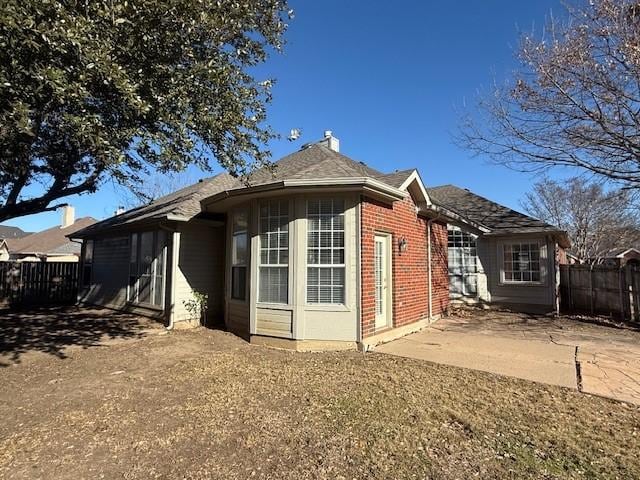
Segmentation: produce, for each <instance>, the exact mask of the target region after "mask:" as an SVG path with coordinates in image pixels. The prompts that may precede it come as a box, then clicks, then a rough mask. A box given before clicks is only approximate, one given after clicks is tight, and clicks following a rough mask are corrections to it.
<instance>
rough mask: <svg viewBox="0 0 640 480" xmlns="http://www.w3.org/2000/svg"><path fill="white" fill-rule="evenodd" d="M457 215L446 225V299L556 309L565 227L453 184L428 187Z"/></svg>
mask: <svg viewBox="0 0 640 480" xmlns="http://www.w3.org/2000/svg"><path fill="white" fill-rule="evenodd" d="M427 192H428V195H429V198H430V199H431V201H432V202H433V203H434V204H436V205H439V206H442V207H446V208H447V209H448V210H450V211H451V212H455V213H456V214H458V215H459V217H460V220H458V221H455V222H453V221H450V222H449V226H448V270H449V289H450V297H451V299H452V301H454V302H461V303H474V304H492V305H501V306H504V307H508V308H512V309H518V310H524V311H530V312H547V311H552V310H555V309H556V301H557V287H558V282H559V274H558V272H557V268H558V267H559V265H560V263H562V262H561V258H560V257H562V256H563V254H564V249H565V248H568V247H569V239H568V237H567V234H566V233H565V232H564V231H561V230H559V229H558V228H557V227H554V226H552V225H549V224H547V223H544V222H542V221H540V220H536V219H534V218H531V217H529V216H527V215H524V214H522V213H520V212H516V211H515V210H512V209H510V208H507V207H505V206H502V205H499V204H497V203H495V202H492V201H491V200H488V199H486V198H483V197H481V196H479V195H476V194H475V193H472V192H470V191H469V190H466V189H463V188H459V187H456V186H454V185H444V186H441V187H434V188H428V189H427Z"/></svg>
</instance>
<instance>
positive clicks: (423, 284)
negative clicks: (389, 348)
mask: <svg viewBox="0 0 640 480" xmlns="http://www.w3.org/2000/svg"><path fill="white" fill-rule="evenodd" d="M361 221H362V245H361V248H362V336H363V337H367V336H371V335H373V334H374V333H375V292H374V282H375V277H374V275H375V273H374V258H373V255H374V237H375V234H376V232H384V233H391V234H392V244H391V249H392V252H393V254H392V275H393V280H392V287H393V290H392V297H393V327H400V326H403V325H408V324H410V323H414V322H417V321H419V320H421V319H424V318H427V317H428V316H429V287H428V269H427V258H428V253H427V220H426V219H424V218H422V217H418V215H417V214H416V210H415V204H414V203H413V201H412V200H411V199H410V198H409V199H405V200H402V201H397V202H394V204H393V206H392V207H391V206H388V205H385V204H382V203H379V202H377V201H375V200H372V199H368V198H364V199H363V200H362V220H361ZM431 227H432V229H431V269H432V294H433V303H432V309H433V310H432V313H433V315H438V314H440V313H442V311H443V310H445V309H446V308H447V306H448V304H449V276H448V266H447V226H446V224H444V223H438V222H433V223H432V225H431ZM403 237H404V238H405V239H406V240H407V250H406V251H405V252H402V253H400V252H399V249H398V241H399V240H400V239H401V238H403Z"/></svg>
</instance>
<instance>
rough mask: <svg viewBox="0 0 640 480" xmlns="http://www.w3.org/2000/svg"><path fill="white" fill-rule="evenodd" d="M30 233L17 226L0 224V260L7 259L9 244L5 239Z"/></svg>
mask: <svg viewBox="0 0 640 480" xmlns="http://www.w3.org/2000/svg"><path fill="white" fill-rule="evenodd" d="M27 235H30V232H25V231H23V230H22V229H21V228H18V227H10V226H8V225H0V262H5V261H7V260H9V245H8V243H7V239H15V238H22V237H26V236H27Z"/></svg>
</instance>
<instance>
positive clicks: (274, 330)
mask: <svg viewBox="0 0 640 480" xmlns="http://www.w3.org/2000/svg"><path fill="white" fill-rule="evenodd" d="M256 332H257V333H258V334H259V335H277V336H289V337H290V336H291V335H292V333H293V312H292V311H291V310H280V309H268V308H257V309H256Z"/></svg>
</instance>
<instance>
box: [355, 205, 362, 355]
mask: <svg viewBox="0 0 640 480" xmlns="http://www.w3.org/2000/svg"><path fill="white" fill-rule="evenodd" d="M357 216H358V218H357V226H356V230H357V233H356V237H357V239H356V241H357V242H358V243H357V246H356V251H357V258H358V260H357V267H358V268H357V277H358V278H357V285H358V288H356V295H358V315H357V318H358V323H357V326H356V341H357V343H358V344H362V196H360V197H359V199H358V213H357Z"/></svg>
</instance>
